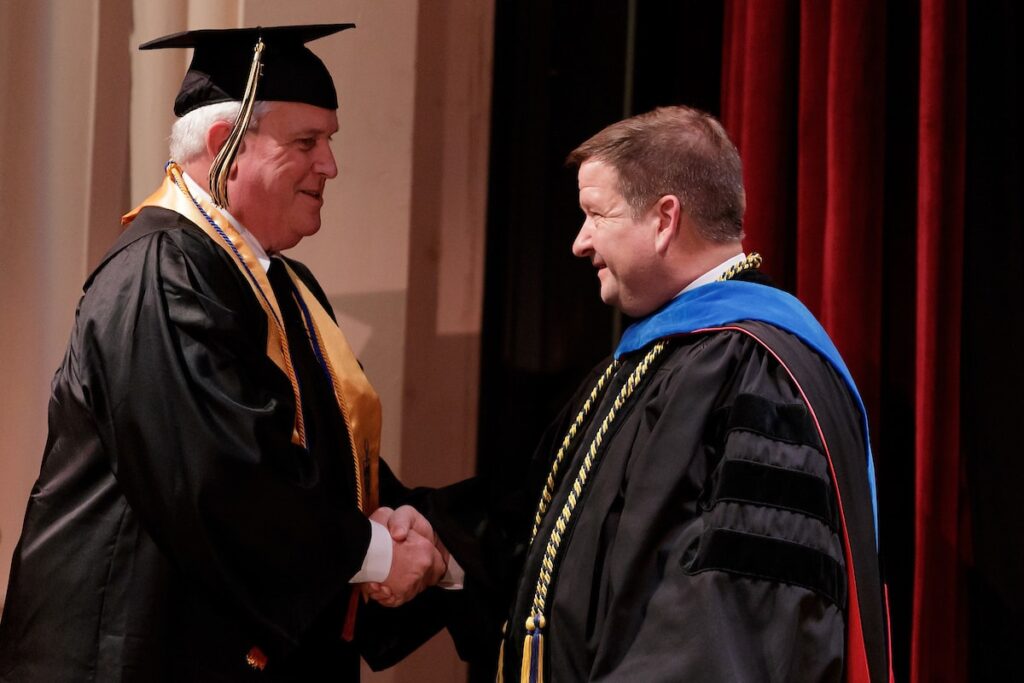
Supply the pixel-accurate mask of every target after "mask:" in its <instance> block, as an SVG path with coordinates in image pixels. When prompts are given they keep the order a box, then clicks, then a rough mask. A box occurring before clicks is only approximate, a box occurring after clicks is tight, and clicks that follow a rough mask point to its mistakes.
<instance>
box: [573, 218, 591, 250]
mask: <svg viewBox="0 0 1024 683" xmlns="http://www.w3.org/2000/svg"><path fill="white" fill-rule="evenodd" d="M572 253H573V254H574V255H575V256H579V257H580V258H587V257H588V256H590V255H591V254H593V253H594V247H593V246H592V244H591V240H590V219H589V218H588V219H586V220H585V221H583V225H581V226H580V231H579V233H577V234H576V239H575V240H573V243H572Z"/></svg>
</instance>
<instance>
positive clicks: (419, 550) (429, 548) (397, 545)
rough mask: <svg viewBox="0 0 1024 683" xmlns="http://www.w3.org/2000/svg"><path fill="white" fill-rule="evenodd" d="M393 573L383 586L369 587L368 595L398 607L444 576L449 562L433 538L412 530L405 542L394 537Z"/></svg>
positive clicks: (367, 587) (381, 602) (382, 602)
mask: <svg viewBox="0 0 1024 683" xmlns="http://www.w3.org/2000/svg"><path fill="white" fill-rule="evenodd" d="M391 543H392V554H391V571H390V572H389V573H388V577H387V578H386V579H384V581H383V583H379V584H372V583H371V584H367V586H366V590H365V591H364V593H365V595H366V596H367V597H369V598H372V599H374V600H376V601H377V602H379V603H380V604H382V605H384V606H385V607H398V606H399V605H401V604H403V603H405V602H408V601H409V600H412V599H413V598H414V597H416V596H417V595H418V594H419V593H420V592H421V591H423V590H424V589H425V588H427V587H429V586H433V585H434V584H436V583H437V582H438V581H440V580H441V577H442V576H444V572H445V568H446V566H447V565H446V562H445V559H444V557H443V556H442V555H441V553H440V552H439V551H438V549H437V548H436V547H435V546H434V543H433V542H432V540H431V539H429V538H426V537H424V536H423V535H421V534H420V533H418V532H417V531H416V530H415V529H412V528H410V529H409V530H408V532H407V533H406V534H404V540H401V541H397V540H395V539H394V538H392V541H391Z"/></svg>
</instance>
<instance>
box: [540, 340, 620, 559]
mask: <svg viewBox="0 0 1024 683" xmlns="http://www.w3.org/2000/svg"><path fill="white" fill-rule="evenodd" d="M618 367H619V361H617V360H613V361H612V362H611V363H610V364H609V365H608V367H607V368H605V371H604V374H602V375H601V377H600V378H598V380H597V384H595V385H594V389H593V391H591V392H590V396H588V397H587V400H586V401H585V402H584V403H583V407H582V408H581V409H580V412H579V414H578V415H577V416H576V419H575V420H573V423H572V425H570V427H569V431H568V433H566V435H565V438H564V439H562V445H561V447H560V448H559V449H558V453H557V454H555V462H554V464H553V465H552V466H551V472H549V473H548V479H547V481H546V482H544V490H543V491H542V492H541V495H540V503H538V504H537V514H536V515H534V518H533V531H532V532H531V533H530V544H531V545H532V544H533V539H534V538H536V537H537V530H538V529H539V528H540V524H541V522H542V521H543V520H544V515H545V514H546V513H547V511H548V506H549V505H551V497H552V495H553V494H554V491H555V477H556V476H557V475H558V468H559V466H560V465H561V464H562V459H563V458H564V457H565V454H566V453H568V452H569V448H570V446H572V444H573V442H574V441H575V440H576V435H577V433H578V432H579V429H580V427H581V426H583V422H584V420H586V419H587V414H588V413H590V409H591V408H592V407H593V406H594V403H595V402H596V401H597V399H598V398H599V397H600V396H601V395H602V394H604V389H605V386H606V385H607V383H608V380H609V379H610V378H611V376H612V374H613V373H614V372H615V370H616V368H618Z"/></svg>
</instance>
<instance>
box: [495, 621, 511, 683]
mask: <svg viewBox="0 0 1024 683" xmlns="http://www.w3.org/2000/svg"><path fill="white" fill-rule="evenodd" d="M506 638H508V622H507V621H506V622H505V623H504V624H502V625H501V647H500V648H498V673H497V675H496V676H495V677H494V683H505V639H506Z"/></svg>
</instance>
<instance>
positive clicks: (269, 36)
mask: <svg viewBox="0 0 1024 683" xmlns="http://www.w3.org/2000/svg"><path fill="white" fill-rule="evenodd" d="M353 26H355V24H311V25H303V26H268V27H259V28H230V29H204V30H197V31H183V32H181V33H175V34H172V35H169V36H164V37H162V38H157V39H156V40H151V41H149V42H148V43H143V44H142V45H140V46H139V49H140V50H158V49H161V48H188V47H191V48H195V52H194V53H193V54H192V63H191V64H190V65H189V68H188V72H187V73H186V74H185V80H184V81H182V84H181V90H179V92H178V96H177V97H176V98H175V99H174V113H175V115H177V116H184V115H185V114H187V113H188V112H190V111H192V110H193V109H197V108H199V107H202V106H204V105H207V104H215V103H217V102H230V101H242V99H243V97H244V95H245V89H246V85H247V83H248V78H249V70H250V65H251V64H252V61H253V50H254V48H255V46H256V43H257V42H258V41H259V40H261V39H262V41H263V45H264V47H263V54H262V57H261V62H262V75H261V77H260V79H259V83H258V86H257V89H256V99H257V100H272V101H279V102H280V101H283V102H304V103H306V104H312V105H316V106H318V107H323V108H324V109H337V108H338V96H337V93H336V92H335V90H334V81H333V80H332V79H331V74H330V73H329V72H328V71H327V67H326V66H324V63H323V62H321V61H320V59H319V58H318V57H317V56H316V55H315V54H313V53H312V52H311V51H310V50H309V48H307V47H306V45H305V44H306V43H308V42H310V41H312V40H316V39H317V38H323V37H324V36H329V35H331V34H333V33H337V32H338V31H344V30H345V29H348V28H352V27H353Z"/></svg>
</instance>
